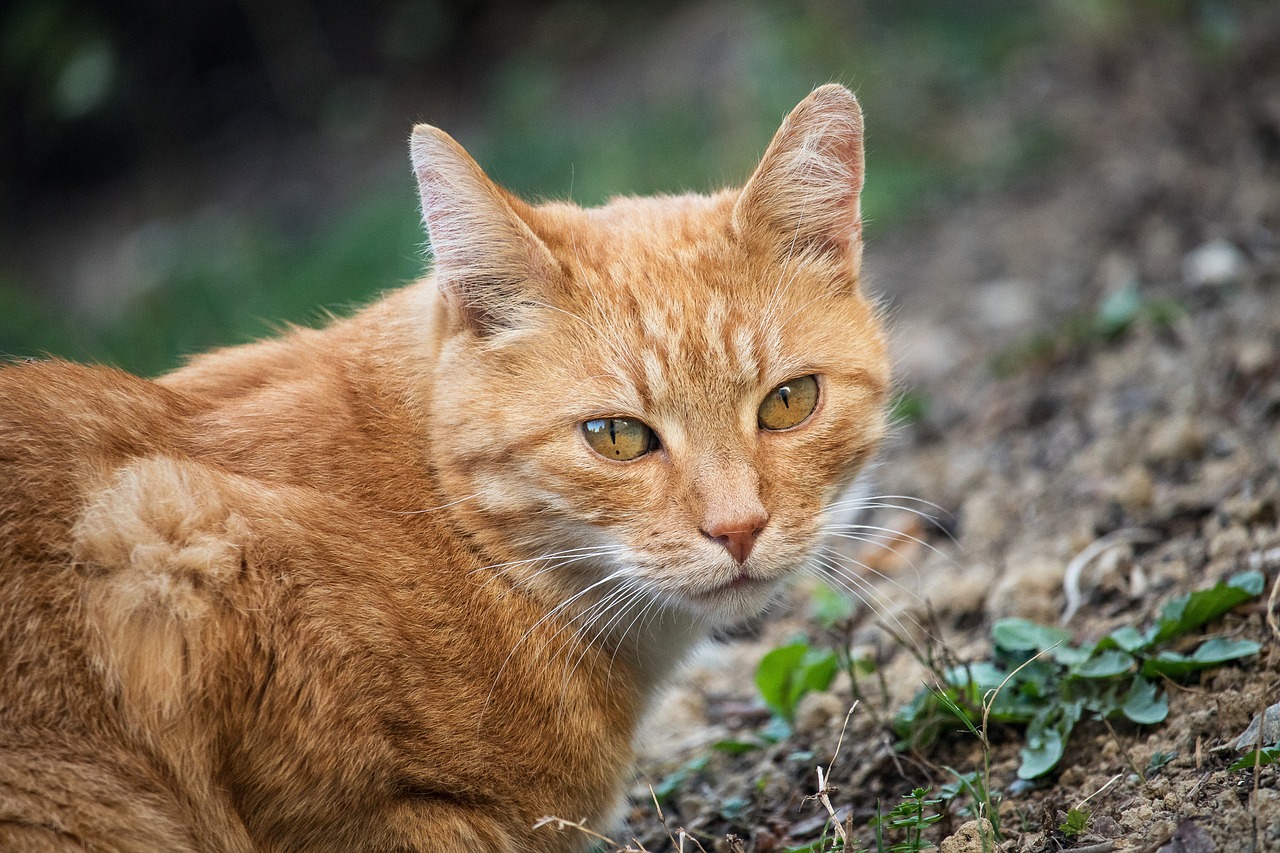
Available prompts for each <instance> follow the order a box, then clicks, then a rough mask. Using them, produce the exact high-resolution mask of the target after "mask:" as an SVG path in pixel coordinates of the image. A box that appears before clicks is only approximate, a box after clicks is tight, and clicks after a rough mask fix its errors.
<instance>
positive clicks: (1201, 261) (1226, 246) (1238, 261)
mask: <svg viewBox="0 0 1280 853" xmlns="http://www.w3.org/2000/svg"><path fill="white" fill-rule="evenodd" d="M1244 269H1245V257H1244V252H1241V251H1240V250H1239V249H1238V248H1237V247H1236V245H1235V244H1234V243H1231V242H1230V241H1227V240H1222V239H1217V240H1210V241H1209V242H1207V243H1204V244H1202V245H1200V246H1198V247H1197V248H1195V249H1193V250H1192V251H1191V252H1189V253H1188V254H1187V256H1186V257H1185V258H1183V259H1182V277H1183V279H1184V280H1185V281H1186V282H1187V284H1189V285H1191V286H1192V287H1222V286H1223V285H1227V284H1233V283H1235V282H1238V281H1239V280H1240V278H1241V276H1242V275H1243V274H1244Z"/></svg>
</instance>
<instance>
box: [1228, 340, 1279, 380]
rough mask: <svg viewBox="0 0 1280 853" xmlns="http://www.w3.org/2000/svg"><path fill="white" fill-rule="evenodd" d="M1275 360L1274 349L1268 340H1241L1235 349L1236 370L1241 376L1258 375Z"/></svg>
mask: <svg viewBox="0 0 1280 853" xmlns="http://www.w3.org/2000/svg"><path fill="white" fill-rule="evenodd" d="M1275 361H1276V351H1275V349H1274V348H1273V347H1272V346H1271V344H1270V342H1268V341H1262V340H1249V341H1243V342H1241V343H1240V345H1239V346H1238V347H1237V349H1236V357H1235V362H1236V370H1237V371H1239V372H1240V374H1241V375H1242V376H1259V375H1261V374H1263V373H1265V372H1266V371H1267V370H1268V369H1270V367H1271V365H1272V364H1274V363H1275Z"/></svg>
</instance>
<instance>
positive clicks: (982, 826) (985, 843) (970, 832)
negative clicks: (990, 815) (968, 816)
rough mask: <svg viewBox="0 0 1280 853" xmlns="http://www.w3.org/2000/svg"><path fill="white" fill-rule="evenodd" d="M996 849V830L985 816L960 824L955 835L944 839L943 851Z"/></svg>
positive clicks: (983, 852)
mask: <svg viewBox="0 0 1280 853" xmlns="http://www.w3.org/2000/svg"><path fill="white" fill-rule="evenodd" d="M995 849H996V831H995V828H994V827H992V826H991V821H989V820H987V819H986V818H985V817H983V818H978V819H977V820H971V821H969V822H968V823H964V824H961V825H960V829H958V830H957V831H956V833H955V835H951V836H948V837H946V838H944V839H942V845H941V846H940V847H939V850H940V851H941V853H986V851H991V850H995Z"/></svg>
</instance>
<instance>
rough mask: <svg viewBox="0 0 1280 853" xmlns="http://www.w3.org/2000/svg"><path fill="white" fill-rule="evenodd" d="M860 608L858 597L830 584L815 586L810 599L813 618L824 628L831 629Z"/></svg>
mask: <svg viewBox="0 0 1280 853" xmlns="http://www.w3.org/2000/svg"><path fill="white" fill-rule="evenodd" d="M857 608H858V602H857V599H855V598H854V597H853V596H851V595H847V594H845V593H842V592H836V591H835V590H833V589H831V588H830V587H828V586H823V585H819V586H817V587H815V588H814V590H813V594H812V596H811V597H810V600H809V611H810V612H811V613H812V614H813V619H814V621H815V622H817V623H818V624H819V625H821V626H822V627H824V628H827V629H831V628H834V627H835V626H836V625H838V624H840V623H841V622H843V621H844V620H845V619H848V618H849V617H850V616H852V615H853V613H854V611H855V610H857Z"/></svg>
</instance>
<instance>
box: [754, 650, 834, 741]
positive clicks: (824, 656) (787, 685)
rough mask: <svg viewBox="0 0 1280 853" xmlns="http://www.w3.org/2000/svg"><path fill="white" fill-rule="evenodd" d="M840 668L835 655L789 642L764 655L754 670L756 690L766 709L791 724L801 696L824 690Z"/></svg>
mask: <svg viewBox="0 0 1280 853" xmlns="http://www.w3.org/2000/svg"><path fill="white" fill-rule="evenodd" d="M839 668H840V661H839V659H838V658H837V657H836V654H835V652H832V651H824V650H821V649H812V648H810V647H809V644H808V643H803V642H801V643H792V644H791V645H789V646H780V647H778V648H776V649H774V650H773V651H771V652H769V653H768V654H767V655H765V656H764V659H763V660H761V661H760V666H759V668H758V669H757V670H756V687H757V688H758V689H759V690H760V697H761V698H762V699H764V703H765V705H767V706H768V707H769V710H771V711H773V713H774V714H776V715H777V716H779V717H781V718H783V719H784V720H787V721H788V722H790V721H792V720H794V719H795V713H796V705H797V704H798V703H799V702H800V699H801V697H803V696H804V695H805V694H806V693H809V692H811V691H814V690H826V689H827V688H828V687H829V686H831V681H832V679H834V678H835V675H836V670H838V669H839Z"/></svg>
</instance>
